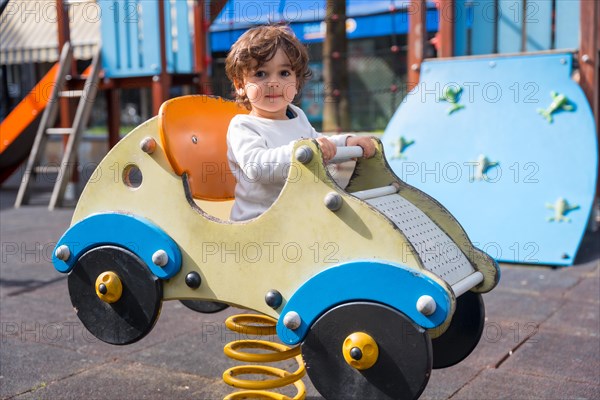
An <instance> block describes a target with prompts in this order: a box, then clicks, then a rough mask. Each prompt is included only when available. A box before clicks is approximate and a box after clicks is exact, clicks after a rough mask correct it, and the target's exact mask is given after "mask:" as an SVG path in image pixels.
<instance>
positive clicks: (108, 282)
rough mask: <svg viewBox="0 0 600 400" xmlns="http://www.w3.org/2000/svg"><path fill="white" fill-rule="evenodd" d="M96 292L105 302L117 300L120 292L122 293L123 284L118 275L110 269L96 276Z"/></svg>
mask: <svg viewBox="0 0 600 400" xmlns="http://www.w3.org/2000/svg"><path fill="white" fill-rule="evenodd" d="M96 294H97V295H98V297H99V298H100V300H102V301H105V302H107V303H114V302H116V301H118V300H119V299H120V298H121V294H123V284H122V283H121V279H119V276H118V275H117V274H116V273H114V272H112V271H107V272H103V273H101V274H100V275H98V278H96Z"/></svg>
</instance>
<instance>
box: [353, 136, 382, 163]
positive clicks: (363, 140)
mask: <svg viewBox="0 0 600 400" xmlns="http://www.w3.org/2000/svg"><path fill="white" fill-rule="evenodd" d="M346 146H360V147H362V149H363V157H365V158H371V157H373V156H374V155H375V143H374V142H373V139H372V138H371V137H370V136H349V137H348V139H346Z"/></svg>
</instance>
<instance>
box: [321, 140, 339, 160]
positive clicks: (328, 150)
mask: <svg viewBox="0 0 600 400" xmlns="http://www.w3.org/2000/svg"><path fill="white" fill-rule="evenodd" d="M317 143H319V148H320V149H321V152H322V153H323V161H325V162H327V161H329V160H331V159H332V158H333V157H334V156H335V153H336V152H337V146H336V145H335V143H333V142H332V141H331V140H329V139H327V138H326V137H318V138H317Z"/></svg>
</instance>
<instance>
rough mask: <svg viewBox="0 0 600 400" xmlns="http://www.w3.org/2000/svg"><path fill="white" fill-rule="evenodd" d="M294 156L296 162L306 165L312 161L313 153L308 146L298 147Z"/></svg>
mask: <svg viewBox="0 0 600 400" xmlns="http://www.w3.org/2000/svg"><path fill="white" fill-rule="evenodd" d="M294 155H295V157H296V160H298V161H300V162H301V163H302V164H306V163H308V162H310V160H312V158H313V151H312V149H311V148H310V147H308V146H300V147H298V148H297V149H296V153H295V154H294Z"/></svg>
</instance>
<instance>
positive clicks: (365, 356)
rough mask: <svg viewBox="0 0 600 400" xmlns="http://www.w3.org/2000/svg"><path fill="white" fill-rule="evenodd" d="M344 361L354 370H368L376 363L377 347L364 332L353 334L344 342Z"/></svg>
mask: <svg viewBox="0 0 600 400" xmlns="http://www.w3.org/2000/svg"><path fill="white" fill-rule="evenodd" d="M342 353H343V354H344V359H345V360H346V362H347V363H348V364H350V365H351V366H352V367H354V368H356V369H360V370H363V369H368V368H371V367H372V366H373V364H375V362H377V358H378V357H379V347H378V346H377V343H376V342H375V339H373V338H372V337H371V336H369V335H367V334H366V333H364V332H354V333H353V334H351V335H350V336H348V337H347V338H346V340H344V344H343V347H342Z"/></svg>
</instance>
